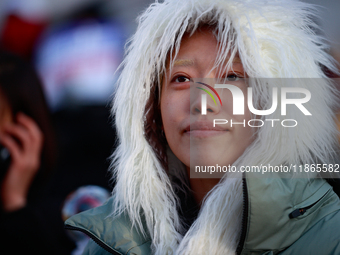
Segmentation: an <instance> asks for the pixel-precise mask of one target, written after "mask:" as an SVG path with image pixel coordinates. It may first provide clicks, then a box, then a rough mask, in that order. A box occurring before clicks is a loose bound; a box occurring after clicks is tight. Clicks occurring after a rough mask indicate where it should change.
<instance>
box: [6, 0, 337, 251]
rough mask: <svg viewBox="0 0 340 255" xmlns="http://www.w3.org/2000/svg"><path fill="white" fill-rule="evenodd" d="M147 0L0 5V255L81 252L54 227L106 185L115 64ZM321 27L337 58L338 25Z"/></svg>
mask: <svg viewBox="0 0 340 255" xmlns="http://www.w3.org/2000/svg"><path fill="white" fill-rule="evenodd" d="M150 2H152V1H150V0H148V1H147V0H125V1H123V0H121V1H109V0H72V1H71V0H53V1H52V0H49V1H48V0H2V1H0V178H1V179H0V181H1V211H0V230H1V238H0V254H21V253H28V254H81V251H82V247H84V245H85V244H86V242H87V239H86V237H85V236H79V235H78V236H74V235H72V234H70V233H67V232H66V231H65V230H64V228H63V221H64V220H65V219H67V218H68V217H70V216H71V215H73V214H75V213H78V212H80V211H83V210H86V209H88V208H91V207H94V206H98V205H100V204H101V203H103V202H104V201H105V200H106V199H107V197H108V196H109V194H110V192H111V190H112V187H113V185H114V180H111V176H110V174H109V172H108V169H109V166H110V160H109V157H110V155H111V154H112V152H113V150H114V148H115V144H116V134H115V130H114V116H112V115H111V113H110V106H111V101H112V96H113V94H114V89H115V81H116V80H117V77H118V75H119V69H117V68H118V66H119V64H120V63H121V61H122V59H123V54H124V44H125V42H126V40H127V39H128V38H129V36H130V35H131V34H132V33H133V32H134V30H135V28H136V26H137V22H136V17H137V16H138V14H139V13H140V12H141V11H142V10H143V9H144V8H146V7H147V6H148V5H149V4H150ZM311 2H313V3H316V2H315V1H311ZM328 3H333V4H334V5H337V6H335V9H336V8H338V10H340V2H339V3H335V1H325V2H323V4H325V5H326V7H327V8H331V9H332V7H329V6H327V4H328ZM319 4H321V2H320V3H319ZM333 9H334V8H333ZM325 15H329V13H327V12H325ZM329 17H332V16H329ZM337 21H339V20H337ZM333 23H334V22H331V24H333ZM322 25H323V26H326V27H327V29H325V32H326V34H331V35H334V37H332V38H330V40H331V41H332V49H331V51H332V53H333V55H334V57H335V58H336V59H337V60H338V61H340V31H339V30H338V23H336V26H335V27H336V28H330V26H331V25H329V24H328V23H327V24H326V25H325V24H322ZM333 25H334V24H333ZM332 29H333V30H332ZM334 29H335V30H334ZM330 75H333V76H334V77H336V75H335V74H330Z"/></svg>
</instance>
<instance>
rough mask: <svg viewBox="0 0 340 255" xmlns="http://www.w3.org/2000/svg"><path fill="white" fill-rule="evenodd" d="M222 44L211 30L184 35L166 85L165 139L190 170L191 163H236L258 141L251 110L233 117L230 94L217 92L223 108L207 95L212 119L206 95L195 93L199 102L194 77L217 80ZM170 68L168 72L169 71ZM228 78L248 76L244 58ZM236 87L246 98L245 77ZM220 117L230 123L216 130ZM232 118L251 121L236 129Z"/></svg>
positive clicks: (236, 61) (163, 105) (163, 103)
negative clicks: (203, 98)
mask: <svg viewBox="0 0 340 255" xmlns="http://www.w3.org/2000/svg"><path fill="white" fill-rule="evenodd" d="M217 46H218V42H217V40H216V38H215V36H214V35H213V34H212V32H211V31H210V30H208V29H202V30H200V31H197V32H195V33H194V34H193V35H192V36H191V37H189V36H184V37H183V39H182V42H181V47H180V49H179V52H178V55H177V57H176V59H175V60H174V61H173V63H174V64H173V68H172V70H171V73H170V76H169V73H167V74H166V75H165V79H164V81H163V84H162V93H161V115H162V121H163V127H164V132H165V136H166V139H167V141H168V144H169V146H170V148H171V150H172V151H173V153H174V154H175V155H176V156H177V157H178V158H179V160H181V161H182V162H183V163H184V164H185V165H186V166H187V167H189V166H190V160H191V163H192V164H193V163H194V164H195V165H197V166H198V165H200V166H203V165H207V166H208V165H213V166H216V164H219V165H220V166H221V165H222V166H223V165H226V166H228V164H233V163H234V162H235V160H236V159H237V158H238V157H240V156H241V155H242V153H243V152H244V150H245V149H246V148H247V147H248V146H249V144H250V143H251V142H252V140H253V139H252V130H251V127H249V126H248V125H247V122H248V120H250V119H251V115H250V112H249V111H248V107H247V106H246V105H245V106H244V109H245V114H244V115H235V116H233V110H232V96H231V93H230V91H229V90H227V89H224V90H223V91H222V89H217V91H218V93H219V94H220V96H221V100H222V103H223V106H221V105H220V104H219V103H218V104H217V105H215V103H214V102H213V100H212V99H211V98H210V96H209V95H207V114H206V115H202V114H201V94H202V93H203V94H206V93H205V92H203V91H202V90H198V89H197V90H195V91H196V92H195V93H198V95H196V97H195V99H193V94H192V91H193V90H192V89H190V84H191V83H190V81H189V80H190V79H195V78H217V73H216V72H215V71H214V70H212V68H213V66H214V62H215V59H216V57H217ZM227 61H228V60H227ZM169 70H170V69H169V68H168V72H169ZM222 76H223V77H228V78H230V79H235V78H237V77H240V78H243V77H244V70H243V66H242V63H241V61H240V59H239V58H237V57H236V58H235V59H234V62H233V66H232V70H230V71H228V73H225V74H222ZM218 77H221V76H220V75H219V76H218ZM211 80H212V79H211ZM207 81H209V80H207ZM233 84H234V85H236V86H238V87H239V88H240V89H241V90H242V91H243V94H244V95H246V94H247V92H246V91H247V86H246V84H245V83H244V81H242V79H241V80H239V81H237V82H233ZM195 85H196V84H195ZM210 85H211V86H214V84H210ZM195 87H196V86H195ZM190 91H191V92H190ZM211 93H212V92H211ZM190 97H191V100H190ZM215 98H216V96H215ZM216 100H217V98H216ZM245 102H246V100H245ZM214 119H227V120H228V123H227V124H224V125H216V127H213V120H214ZM231 119H232V120H233V122H243V121H244V120H245V123H246V125H245V127H244V126H243V125H242V124H235V125H233V126H231V125H230V120H231ZM190 156H191V158H190ZM191 167H195V166H192V165H191Z"/></svg>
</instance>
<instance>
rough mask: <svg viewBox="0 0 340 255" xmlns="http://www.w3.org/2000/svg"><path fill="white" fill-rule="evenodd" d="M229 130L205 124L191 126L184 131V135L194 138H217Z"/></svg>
mask: <svg viewBox="0 0 340 255" xmlns="http://www.w3.org/2000/svg"><path fill="white" fill-rule="evenodd" d="M227 132H229V130H228V129H227V128H222V127H215V128H213V127H210V126H207V125H206V124H201V123H198V124H195V123H194V124H192V125H191V126H188V127H187V128H186V129H185V130H184V135H187V136H190V137H196V138H205V137H213V136H219V135H224V134H226V133H227Z"/></svg>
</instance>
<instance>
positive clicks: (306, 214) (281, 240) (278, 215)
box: [65, 175, 340, 255]
mask: <svg viewBox="0 0 340 255" xmlns="http://www.w3.org/2000/svg"><path fill="white" fill-rule="evenodd" d="M248 176H249V175H248ZM243 188H244V189H243V191H244V192H243V193H244V209H243V225H242V234H241V238H240V239H241V240H240V243H239V247H238V250H237V253H238V254H242V255H246V254H254V255H255V254H256V255H257V254H262V255H269V254H280V255H293V254H294V255H295V254H315V255H324V254H325V255H326V254H340V201H339V197H338V196H337V195H336V194H335V193H334V191H333V189H332V186H330V185H329V184H328V183H327V182H326V181H325V180H324V179H312V180H310V181H308V180H307V179H279V178H277V179H268V178H267V179H265V178H255V177H250V178H247V179H244V180H243ZM112 204H113V203H112V198H111V199H109V200H108V201H107V202H106V203H105V204H104V205H103V206H100V207H97V208H94V209H91V210H88V211H85V212H83V213H80V214H78V215H75V216H73V217H71V218H70V219H68V220H67V221H66V223H65V224H66V228H68V229H74V230H80V231H82V232H84V233H86V234H88V235H89V236H90V237H91V238H92V240H91V241H90V242H89V244H88V245H87V247H86V249H85V252H84V254H91V255H93V254H95V255H104V254H105V255H108V254H129V255H130V254H151V248H150V245H151V239H150V236H148V235H147V236H142V235H141V234H139V233H138V231H137V229H136V228H135V227H134V228H132V226H131V223H130V221H129V219H128V217H127V216H126V215H121V216H119V217H116V218H112V217H110V216H109V215H110V214H111V213H112V211H113V210H112ZM240 217H241V215H240ZM144 229H146V228H144Z"/></svg>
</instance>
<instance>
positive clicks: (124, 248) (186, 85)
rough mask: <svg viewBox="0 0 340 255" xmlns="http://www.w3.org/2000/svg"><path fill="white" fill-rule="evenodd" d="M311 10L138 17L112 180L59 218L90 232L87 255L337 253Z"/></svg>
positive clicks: (177, 6) (333, 143)
mask: <svg viewBox="0 0 340 255" xmlns="http://www.w3.org/2000/svg"><path fill="white" fill-rule="evenodd" d="M315 12H316V7H315V6H313V5H310V4H307V3H303V2H300V1H293V0H275V1H268V0H256V1H255V0H215V1H212V0H166V1H164V2H156V3H154V4H152V5H151V6H150V7H149V8H148V9H147V10H146V11H145V12H144V13H143V14H142V15H141V16H140V18H139V26H138V29H137V31H136V33H135V35H134V36H133V37H132V38H131V40H130V41H129V43H128V47H127V52H126V56H125V60H124V62H123V63H122V66H121V68H122V72H121V76H120V79H119V81H118V89H117V92H116V95H115V99H114V105H113V113H114V115H115V125H116V128H117V132H118V137H119V146H118V148H117V150H116V151H115V153H114V155H113V157H112V171H113V178H114V179H115V180H116V186H115V188H114V190H113V194H112V197H111V198H110V199H109V200H108V201H107V202H106V204H104V205H103V206H100V207H98V208H94V209H91V210H89V211H86V212H83V213H80V214H78V215H75V216H73V217H71V218H70V219H68V220H67V221H66V223H65V224H66V228H67V229H71V230H79V231H82V232H84V233H86V234H87V235H89V236H90V237H91V238H92V240H90V241H89V243H88V245H87V247H86V248H85V251H84V254H96V255H99V254H158V255H163V254H263V255H264V254H266V255H269V254H284V255H287V254H318V255H320V254H340V231H339V229H340V211H339V210H340V201H339V197H338V195H337V194H336V193H335V192H334V191H333V187H332V185H330V184H329V183H330V182H329V181H327V179H326V177H327V178H330V177H331V178H336V177H337V172H338V171H339V170H338V168H339V165H338V164H337V163H336V160H334V158H335V155H336V153H337V151H338V145H337V129H336V124H335V121H334V108H335V105H336V96H335V95H336V90H335V88H334V86H333V83H332V81H331V80H330V79H329V78H327V77H326V75H325V74H324V72H323V70H324V69H325V68H327V69H329V70H331V71H333V72H337V71H336V63H335V62H334V60H333V59H332V58H331V56H329V55H328V54H327V52H326V50H327V45H326V42H325V40H324V39H323V37H321V36H320V35H318V34H316V33H315V31H316V29H317V26H316V25H315V24H314V22H313V18H314V17H315ZM247 99H248V100H247ZM278 102H279V103H278ZM334 182H335V181H334Z"/></svg>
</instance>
